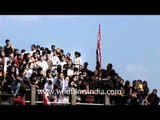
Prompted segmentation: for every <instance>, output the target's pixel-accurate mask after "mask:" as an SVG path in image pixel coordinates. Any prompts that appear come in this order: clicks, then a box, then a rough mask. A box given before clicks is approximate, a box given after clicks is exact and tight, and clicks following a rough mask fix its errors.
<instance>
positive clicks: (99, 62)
mask: <svg viewBox="0 0 160 120" xmlns="http://www.w3.org/2000/svg"><path fill="white" fill-rule="evenodd" d="M96 59H97V61H96V67H99V68H100V69H101V68H102V46H101V28H100V25H99V28H98V39H97V50H96Z"/></svg>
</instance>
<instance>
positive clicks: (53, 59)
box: [51, 50, 60, 70]
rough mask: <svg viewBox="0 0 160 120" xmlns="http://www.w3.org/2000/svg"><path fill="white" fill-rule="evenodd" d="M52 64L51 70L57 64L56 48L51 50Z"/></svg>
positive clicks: (58, 61)
mask: <svg viewBox="0 0 160 120" xmlns="http://www.w3.org/2000/svg"><path fill="white" fill-rule="evenodd" d="M51 60H52V64H53V70H55V69H56V68H57V65H59V63H60V60H59V58H58V56H57V54H56V50H54V51H53V55H52V56H51Z"/></svg>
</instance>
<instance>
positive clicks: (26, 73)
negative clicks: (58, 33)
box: [0, 39, 160, 105]
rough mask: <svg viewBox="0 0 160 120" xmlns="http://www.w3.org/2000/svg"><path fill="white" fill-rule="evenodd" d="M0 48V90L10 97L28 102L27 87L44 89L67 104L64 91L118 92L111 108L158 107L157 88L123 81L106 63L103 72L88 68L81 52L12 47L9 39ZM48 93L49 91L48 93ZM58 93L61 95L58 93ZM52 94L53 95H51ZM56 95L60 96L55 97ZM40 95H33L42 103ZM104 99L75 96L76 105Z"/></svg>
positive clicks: (39, 47) (47, 93) (102, 97)
mask: <svg viewBox="0 0 160 120" xmlns="http://www.w3.org/2000/svg"><path fill="white" fill-rule="evenodd" d="M5 43H6V45H5V46H1V47H0V91H1V94H3V93H9V94H13V95H14V97H15V98H19V97H21V98H24V96H25V99H26V100H30V99H31V98H30V89H31V86H33V85H35V86H36V89H37V91H38V90H44V92H45V93H46V95H47V97H48V99H49V100H50V101H54V102H69V101H70V95H69V94H67V90H70V89H76V90H83V91H90V90H92V91H94V90H97V89H98V90H103V91H107V90H120V91H121V92H120V93H119V94H116V95H110V96H109V98H110V103H111V104H114V105H158V104H159V101H160V98H159V97H158V96H157V89H154V90H151V91H150V89H149V87H148V84H147V81H146V80H141V79H138V80H133V82H132V83H130V81H128V80H124V79H122V78H121V77H120V75H119V74H118V73H117V72H116V71H115V70H114V69H113V65H112V64H111V63H108V65H107V66H106V69H101V68H100V67H99V66H98V65H97V66H96V68H95V70H94V71H92V70H89V69H88V63H87V62H84V61H83V60H82V57H81V53H80V52H78V51H75V53H74V58H73V59H72V58H71V53H64V50H63V49H61V48H56V46H55V45H51V48H44V47H42V46H40V45H35V44H32V45H31V51H26V50H25V49H22V50H21V51H20V50H19V49H16V48H14V46H13V45H12V44H11V43H10V40H9V39H7V40H6V41H5ZM48 91H52V94H50V93H49V92H48ZM58 91H61V92H58ZM53 93H54V94H53ZM59 93H60V94H59ZM42 97H43V96H42V94H38V92H37V94H36V100H39V101H42V99H43V98H42ZM104 98H105V96H104V95H101V94H77V96H76V101H77V102H80V103H102V104H103V103H104V100H105V99H104Z"/></svg>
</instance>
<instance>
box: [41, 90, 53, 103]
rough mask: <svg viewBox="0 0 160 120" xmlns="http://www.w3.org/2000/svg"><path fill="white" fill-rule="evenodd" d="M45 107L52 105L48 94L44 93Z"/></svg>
mask: <svg viewBox="0 0 160 120" xmlns="http://www.w3.org/2000/svg"><path fill="white" fill-rule="evenodd" d="M43 105H51V103H50V101H49V99H48V97H47V95H46V93H45V92H44V91H43Z"/></svg>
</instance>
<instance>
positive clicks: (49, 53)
mask: <svg viewBox="0 0 160 120" xmlns="http://www.w3.org/2000/svg"><path fill="white" fill-rule="evenodd" d="M50 56H51V51H50V50H48V52H47V54H46V59H49V58H50Z"/></svg>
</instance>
